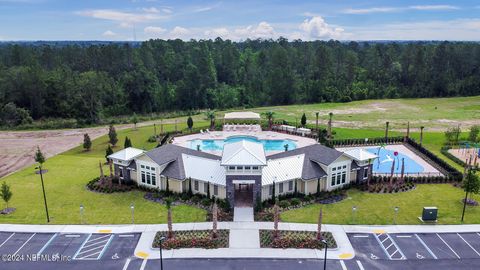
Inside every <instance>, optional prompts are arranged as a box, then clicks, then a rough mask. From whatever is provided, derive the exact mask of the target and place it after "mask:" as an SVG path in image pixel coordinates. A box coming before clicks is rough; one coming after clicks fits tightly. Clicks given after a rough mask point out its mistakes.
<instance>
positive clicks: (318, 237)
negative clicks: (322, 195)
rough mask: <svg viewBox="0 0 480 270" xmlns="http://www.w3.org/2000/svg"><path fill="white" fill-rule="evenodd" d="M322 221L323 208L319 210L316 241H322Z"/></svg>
mask: <svg viewBox="0 0 480 270" xmlns="http://www.w3.org/2000/svg"><path fill="white" fill-rule="evenodd" d="M322 220H323V208H320V213H319V214H318V225H317V239H318V240H322Z"/></svg>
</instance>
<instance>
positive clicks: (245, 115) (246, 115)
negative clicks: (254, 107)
mask: <svg viewBox="0 0 480 270" xmlns="http://www.w3.org/2000/svg"><path fill="white" fill-rule="evenodd" d="M223 118H224V119H257V120H259V119H261V117H260V114H258V113H254V112H230V113H226V114H225V116H224V117H223Z"/></svg>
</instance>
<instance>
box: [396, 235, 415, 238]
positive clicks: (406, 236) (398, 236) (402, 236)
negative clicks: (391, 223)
mask: <svg viewBox="0 0 480 270" xmlns="http://www.w3.org/2000/svg"><path fill="white" fill-rule="evenodd" d="M411 237H412V236H411V235H397V238H411Z"/></svg>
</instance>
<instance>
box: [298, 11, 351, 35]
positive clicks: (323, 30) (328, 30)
mask: <svg viewBox="0 0 480 270" xmlns="http://www.w3.org/2000/svg"><path fill="white" fill-rule="evenodd" d="M299 28H300V30H302V31H304V32H305V33H306V38H304V39H338V38H340V37H341V36H342V33H343V32H344V29H343V28H341V27H332V26H330V25H329V24H327V23H326V22H325V20H324V19H323V18H322V17H320V16H315V17H312V18H311V19H306V20H305V21H303V23H302V24H300V26H299ZM296 38H301V37H300V36H298V37H296Z"/></svg>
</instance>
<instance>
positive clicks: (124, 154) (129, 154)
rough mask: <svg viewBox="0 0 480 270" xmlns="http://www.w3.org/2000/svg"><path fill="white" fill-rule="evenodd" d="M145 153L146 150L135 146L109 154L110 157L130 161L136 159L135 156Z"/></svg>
mask: <svg viewBox="0 0 480 270" xmlns="http://www.w3.org/2000/svg"><path fill="white" fill-rule="evenodd" d="M143 153H145V151H144V150H141V149H137V148H133V147H128V148H125V149H123V150H120V151H118V152H115V153H113V154H111V155H109V156H108V158H111V159H118V160H123V161H130V160H132V159H134V158H135V157H137V156H139V155H141V154H143Z"/></svg>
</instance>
